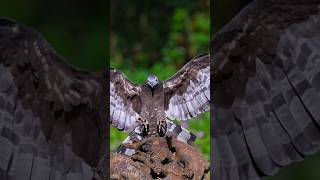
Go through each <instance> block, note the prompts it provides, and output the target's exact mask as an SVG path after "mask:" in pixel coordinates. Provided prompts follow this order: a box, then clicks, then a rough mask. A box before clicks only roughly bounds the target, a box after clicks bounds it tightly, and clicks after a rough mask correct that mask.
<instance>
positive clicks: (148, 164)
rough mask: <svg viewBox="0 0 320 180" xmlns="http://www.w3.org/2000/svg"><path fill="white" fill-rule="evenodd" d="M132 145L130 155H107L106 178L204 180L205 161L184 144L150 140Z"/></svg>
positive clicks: (167, 139)
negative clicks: (134, 150) (109, 159)
mask: <svg viewBox="0 0 320 180" xmlns="http://www.w3.org/2000/svg"><path fill="white" fill-rule="evenodd" d="M134 146H135V148H134V149H136V151H137V153H136V154H134V155H131V156H127V155H123V154H117V153H115V154H113V155H111V161H110V163H111V164H110V177H111V178H110V179H174V180H175V179H206V174H207V173H208V171H209V163H208V161H207V160H206V159H205V158H204V157H203V156H202V155H201V154H200V152H199V151H198V150H197V149H196V148H194V147H192V146H190V145H188V144H185V143H183V142H180V141H177V140H175V139H173V138H170V137H166V138H164V137H150V138H146V139H144V140H143V141H142V142H139V143H137V144H135V145H134Z"/></svg>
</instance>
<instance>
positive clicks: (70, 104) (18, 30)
mask: <svg viewBox="0 0 320 180" xmlns="http://www.w3.org/2000/svg"><path fill="white" fill-rule="evenodd" d="M105 76H106V73H102V72H100V73H99V72H98V73H89V72H83V71H80V70H77V69H75V68H73V67H71V66H70V65H68V64H67V63H66V62H65V61H64V59H63V58H62V57H60V56H59V55H58V54H57V53H56V52H55V50H54V49H53V48H52V47H51V46H50V45H49V44H48V43H47V41H46V40H45V39H44V38H43V37H42V36H41V35H40V34H39V33H38V32H36V31H34V30H33V29H31V28H29V27H26V26H24V25H22V24H19V23H17V22H15V21H13V20H10V19H6V18H0V179H41V180H46V179H48V180H49V179H57V180H60V179H92V178H99V172H98V171H99V169H100V170H104V169H106V167H103V168H102V164H103V163H104V162H103V161H104V160H103V158H104V157H105V156H104V152H106V149H107V148H108V147H106V144H107V143H106V142H107V140H106V134H107V132H106V128H105V127H106V122H105V120H106V119H107V117H104V118H103V116H106V114H105V115H103V113H101V112H102V111H101V110H102V108H101V107H107V103H106V104H103V102H105V101H100V99H101V97H104V99H107V98H108V97H107V96H106V95H104V94H107V93H102V92H106V89H104V85H105V86H106V84H107V83H106V80H105V79H106V78H105ZM101 168H102V169H101Z"/></svg>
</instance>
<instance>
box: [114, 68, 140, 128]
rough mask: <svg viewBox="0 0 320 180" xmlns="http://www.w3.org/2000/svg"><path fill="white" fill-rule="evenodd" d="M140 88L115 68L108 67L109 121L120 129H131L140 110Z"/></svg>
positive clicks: (135, 123)
mask: <svg viewBox="0 0 320 180" xmlns="http://www.w3.org/2000/svg"><path fill="white" fill-rule="evenodd" d="M140 92H141V88H140V86H138V85H136V84H133V83H132V82H130V81H129V80H128V78H127V77H126V76H125V75H124V74H123V73H122V72H121V71H119V70H117V69H110V122H111V123H112V124H113V125H114V126H115V127H117V128H118V129H120V130H125V131H132V130H134V128H135V127H136V126H137V120H138V118H139V114H140V112H141V98H140Z"/></svg>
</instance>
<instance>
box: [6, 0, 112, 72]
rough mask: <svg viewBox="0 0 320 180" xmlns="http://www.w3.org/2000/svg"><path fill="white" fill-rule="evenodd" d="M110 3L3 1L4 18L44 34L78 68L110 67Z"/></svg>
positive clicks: (57, 0)
mask: <svg viewBox="0 0 320 180" xmlns="http://www.w3.org/2000/svg"><path fill="white" fill-rule="evenodd" d="M107 10H108V2H107V1H86V0H68V1H65V0H54V1H43V0H1V2H0V16H5V17H10V18H12V19H15V20H17V21H18V22H20V23H22V24H25V25H28V26H30V27H32V28H34V29H35V30H36V31H38V32H40V33H41V34H42V35H43V36H44V37H45V39H47V41H48V42H49V43H50V44H51V45H52V46H53V48H54V49H56V51H57V52H58V53H59V54H60V55H61V56H62V57H64V58H65V59H66V60H68V61H69V62H70V63H71V64H73V65H74V66H76V67H78V68H80V69H83V70H88V71H98V70H102V69H103V67H107V58H108V54H107V52H108V37H109V36H108V26H107V25H108V22H107V21H108V11H107Z"/></svg>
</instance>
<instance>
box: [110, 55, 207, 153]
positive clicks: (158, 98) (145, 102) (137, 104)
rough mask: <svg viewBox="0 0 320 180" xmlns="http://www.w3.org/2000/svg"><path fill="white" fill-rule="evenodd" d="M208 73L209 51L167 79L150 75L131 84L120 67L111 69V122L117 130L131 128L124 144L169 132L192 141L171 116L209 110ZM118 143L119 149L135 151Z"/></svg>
mask: <svg viewBox="0 0 320 180" xmlns="http://www.w3.org/2000/svg"><path fill="white" fill-rule="evenodd" d="M209 73H210V57H209V55H201V56H198V57H195V58H194V59H192V60H191V61H189V62H188V63H187V64H186V65H185V66H184V67H182V68H181V69H180V70H179V71H178V72H177V73H176V74H175V75H174V76H172V77H171V78H169V79H167V80H166V81H160V80H159V79H158V78H157V76H155V75H150V76H148V78H147V80H146V81H145V83H144V84H134V83H132V82H130V81H129V80H128V79H127V78H126V76H125V75H124V74H123V73H122V72H121V71H119V70H116V69H111V70H110V122H112V124H113V125H114V126H115V127H117V128H118V129H120V130H125V131H132V133H130V135H129V136H128V138H127V139H126V140H125V141H124V143H125V144H128V143H130V142H132V139H134V138H136V139H137V138H138V140H141V139H142V138H143V137H149V136H164V135H166V134H167V133H168V132H170V133H172V134H176V135H177V139H178V140H180V141H182V142H186V143H191V142H192V141H194V140H195V136H194V135H193V134H192V133H190V132H189V131H188V130H186V129H184V128H182V127H181V126H179V125H177V124H174V123H173V122H172V121H170V120H174V119H177V120H183V121H185V120H188V119H191V118H194V117H196V116H198V115H199V114H201V113H203V112H205V111H208V110H209V107H210V104H209V103H210V102H209V101H210V74H209ZM121 147H122V148H121ZM121 147H120V149H119V151H120V152H122V153H125V154H132V153H133V152H134V151H132V150H129V149H126V148H124V147H123V146H121Z"/></svg>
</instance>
